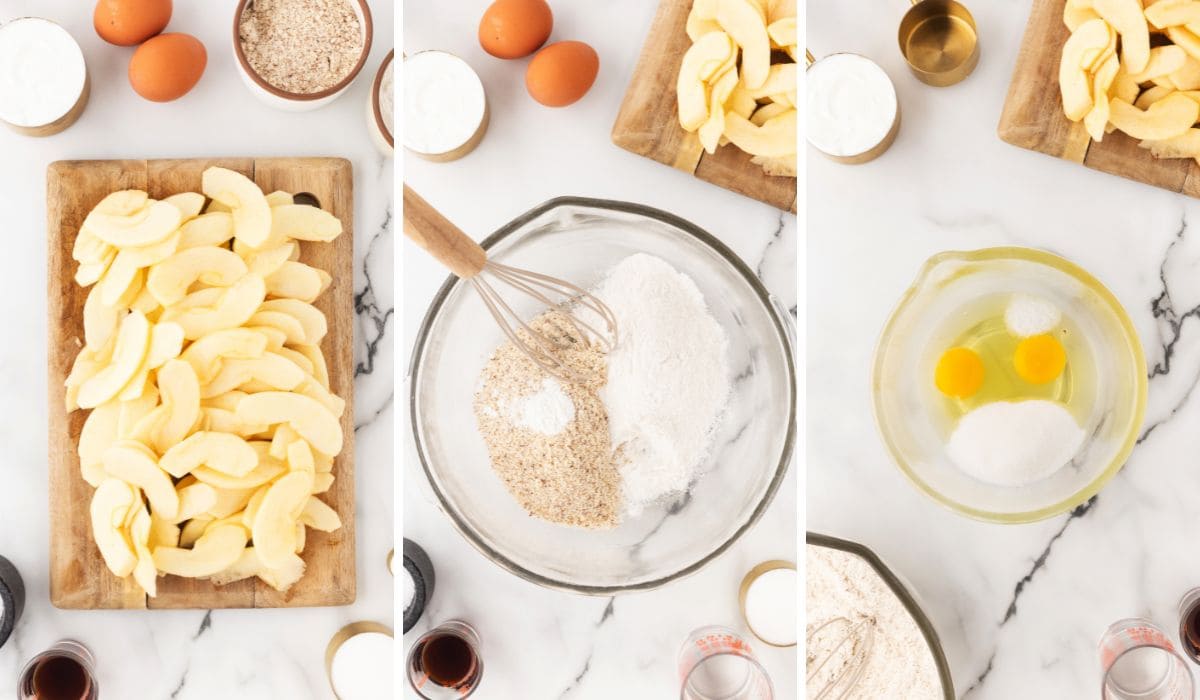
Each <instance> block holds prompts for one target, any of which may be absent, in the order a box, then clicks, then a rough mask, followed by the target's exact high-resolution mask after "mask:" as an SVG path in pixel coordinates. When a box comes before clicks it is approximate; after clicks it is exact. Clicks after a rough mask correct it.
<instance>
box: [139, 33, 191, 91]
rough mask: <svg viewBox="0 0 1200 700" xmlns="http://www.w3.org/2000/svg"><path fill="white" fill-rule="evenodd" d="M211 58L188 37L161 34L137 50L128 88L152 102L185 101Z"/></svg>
mask: <svg viewBox="0 0 1200 700" xmlns="http://www.w3.org/2000/svg"><path fill="white" fill-rule="evenodd" d="M207 63H208V54H207V53H206V52H205V50H204V44H201V43H200V40H199V39H197V38H196V37H194V36H191V35H189V34H175V33H172V34H160V35H158V36H156V37H154V38H153V39H150V40H149V41H147V42H146V43H144V44H142V45H141V46H139V47H138V48H137V51H134V52H133V58H131V59H130V60H129V84H130V85H132V86H133V89H134V92H136V93H137V94H139V95H141V96H142V97H145V98H146V99H147V100H150V101H152V102H170V101H171V100H177V99H179V98H180V97H183V96H184V95H186V94H187V93H188V91H189V90H191V89H192V88H193V87H195V86H196V83H198V82H199V81H200V76H201V75H204V66H205V65H206V64H207Z"/></svg>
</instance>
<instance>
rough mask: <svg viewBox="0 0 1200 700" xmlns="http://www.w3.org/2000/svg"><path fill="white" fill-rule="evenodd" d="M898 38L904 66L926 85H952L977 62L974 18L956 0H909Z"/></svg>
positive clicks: (977, 42) (977, 44)
mask: <svg viewBox="0 0 1200 700" xmlns="http://www.w3.org/2000/svg"><path fill="white" fill-rule="evenodd" d="M899 39H900V53H902V54H903V55H904V60H905V61H907V62H908V67H909V68H911V69H912V72H913V75H916V76H917V79H918V80H920V81H921V82H923V83H925V84H927V85H933V86H934V87H946V86H948V85H953V84H955V83H957V82H959V81H961V80H962V79H963V78H966V77H967V76H968V75H970V74H971V71H973V70H975V64H977V63H979V36H978V35H977V34H976V31H975V18H974V17H972V16H971V13H970V11H969V10H967V8H966V7H964V6H963V5H962V4H961V3H959V2H956V0H912V7H910V8H908V11H907V12H905V13H904V18H903V19H901V20H900V32H899Z"/></svg>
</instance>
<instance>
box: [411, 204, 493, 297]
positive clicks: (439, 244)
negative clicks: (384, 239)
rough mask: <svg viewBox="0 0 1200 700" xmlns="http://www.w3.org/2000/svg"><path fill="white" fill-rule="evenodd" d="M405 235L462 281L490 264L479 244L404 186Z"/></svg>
mask: <svg viewBox="0 0 1200 700" xmlns="http://www.w3.org/2000/svg"><path fill="white" fill-rule="evenodd" d="M404 235H405V236H408V238H409V239H410V240H411V241H412V242H413V243H416V244H417V245H419V246H421V247H422V248H424V249H425V251H426V252H427V253H429V254H430V255H432V256H433V257H435V258H437V259H438V262H440V263H442V264H443V265H445V266H446V267H447V268H449V269H450V271H451V272H453V273H454V274H455V275H457V276H459V277H460V278H462V279H469V278H471V277H474V276H475V275H478V274H479V273H480V272H481V271H483V266H484V265H485V264H486V263H487V253H485V252H484V251H483V248H482V247H480V245H479V244H478V243H476V242H475V241H474V240H472V239H471V237H470V236H468V235H467V234H465V233H463V231H462V229H460V228H459V227H457V226H455V225H454V224H452V223H450V220H449V219H447V218H446V217H444V216H442V215H441V213H440V212H439V211H438V210H437V209H434V208H433V206H432V205H430V204H429V202H426V201H425V200H424V199H422V198H421V195H419V194H417V193H416V192H413V191H412V188H411V187H409V186H408V185H405V186H404Z"/></svg>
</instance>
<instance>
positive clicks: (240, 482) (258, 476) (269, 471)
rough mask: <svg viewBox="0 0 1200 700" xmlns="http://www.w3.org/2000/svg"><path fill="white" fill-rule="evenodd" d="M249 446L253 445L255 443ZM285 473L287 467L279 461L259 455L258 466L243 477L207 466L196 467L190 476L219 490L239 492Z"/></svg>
mask: <svg viewBox="0 0 1200 700" xmlns="http://www.w3.org/2000/svg"><path fill="white" fill-rule="evenodd" d="M250 444H251V445H254V444H255V443H250ZM286 471H287V466H286V465H284V464H283V463H282V462H280V461H279V460H276V459H272V458H270V456H269V455H268V456H267V458H266V459H264V458H263V456H262V455H261V454H260V455H259V459H258V466H256V467H254V468H253V469H251V470H250V472H249V473H247V474H246V475H245V476H231V475H229V474H226V473H225V472H221V471H218V470H216V469H213V468H212V467H208V466H203V467H196V468H195V469H193V470H192V474H193V475H194V476H195V477H196V478H197V479H199V480H200V481H203V482H204V483H206V484H208V485H210V486H215V487H216V488H219V489H233V490H241V489H253V488H257V487H259V486H262V485H263V484H265V483H267V482H269V481H272V480H273V479H275V478H276V477H278V476H279V475H280V474H283V473H284V472H286Z"/></svg>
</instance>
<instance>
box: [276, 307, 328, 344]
mask: <svg viewBox="0 0 1200 700" xmlns="http://www.w3.org/2000/svg"><path fill="white" fill-rule="evenodd" d="M259 310H260V311H278V312H280V313H285V314H287V315H288V316H291V317H292V318H294V319H296V320H297V321H299V322H300V326H301V328H303V330H304V339H303V340H302V344H303V345H320V344H321V340H322V339H323V338H324V337H325V334H326V333H328V332H329V324H328V322H327V321H326V320H325V314H323V313H321V312H320V310H318V309H317V308H316V307H315V306H313V305H312V304H308V303H305V302H303V301H300V300H298V299H272V300H270V301H265V302H263V304H262V306H260V307H259Z"/></svg>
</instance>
